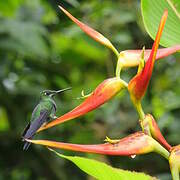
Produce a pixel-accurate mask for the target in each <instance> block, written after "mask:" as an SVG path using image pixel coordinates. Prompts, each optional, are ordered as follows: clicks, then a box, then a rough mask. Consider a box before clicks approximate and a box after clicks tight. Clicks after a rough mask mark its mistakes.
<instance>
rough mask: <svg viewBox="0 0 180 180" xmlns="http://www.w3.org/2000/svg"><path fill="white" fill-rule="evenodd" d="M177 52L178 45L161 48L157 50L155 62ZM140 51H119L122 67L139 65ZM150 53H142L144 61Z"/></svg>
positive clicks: (146, 51) (179, 48) (179, 49)
mask: <svg viewBox="0 0 180 180" xmlns="http://www.w3.org/2000/svg"><path fill="white" fill-rule="evenodd" d="M177 51H180V45H176V46H172V47H168V48H161V49H158V50H157V55H156V60H158V59H161V58H164V57H166V56H169V55H171V54H173V53H175V52H177ZM141 53H142V50H125V51H121V52H120V54H119V58H120V59H121V62H122V63H123V65H122V66H123V67H134V66H138V65H139V61H140V58H141ZM150 53H151V49H146V50H145V52H144V60H145V61H147V60H148V58H149V55H150Z"/></svg>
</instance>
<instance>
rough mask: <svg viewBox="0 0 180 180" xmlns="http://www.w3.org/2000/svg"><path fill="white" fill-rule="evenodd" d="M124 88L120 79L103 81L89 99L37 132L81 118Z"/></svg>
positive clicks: (124, 85) (124, 84)
mask: <svg viewBox="0 0 180 180" xmlns="http://www.w3.org/2000/svg"><path fill="white" fill-rule="evenodd" d="M125 87H127V85H126V83H125V82H124V81H122V80H121V79H120V78H116V77H115V78H109V79H106V80H104V81H103V82H102V83H101V84H100V85H99V86H98V87H97V88H96V89H95V90H94V92H93V93H92V94H91V95H90V96H89V97H87V99H85V101H84V102H82V103H81V104H80V105H79V106H77V107H76V108H74V109H73V110H72V111H70V112H68V113H66V114H64V115H63V116H61V117H59V118H57V119H56V120H54V121H52V122H50V123H48V124H47V125H45V126H44V127H42V128H40V129H39V131H41V130H43V129H47V128H50V127H52V126H55V125H57V124H60V123H62V122H65V121H68V120H71V119H74V118H76V117H79V116H82V115H84V114H86V113H88V112H89V111H92V110H94V109H96V108H98V107H99V106H101V105H102V104H104V103H105V102H107V101H109V100H110V99H111V98H112V97H113V96H115V95H116V94H117V93H118V92H119V91H120V90H121V89H123V88H125Z"/></svg>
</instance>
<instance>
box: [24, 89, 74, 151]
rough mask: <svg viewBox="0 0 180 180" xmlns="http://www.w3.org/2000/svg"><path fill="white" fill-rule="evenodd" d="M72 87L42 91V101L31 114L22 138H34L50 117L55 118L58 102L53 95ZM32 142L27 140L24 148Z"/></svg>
mask: <svg viewBox="0 0 180 180" xmlns="http://www.w3.org/2000/svg"><path fill="white" fill-rule="evenodd" d="M70 89H71V87H69V88H65V89H61V90H58V91H53V90H44V91H42V92H41V93H40V102H39V103H38V105H37V106H36V107H35V108H34V110H33V112H32V116H31V120H30V122H29V123H28V125H27V126H26V128H25V130H24V131H23V134H22V138H23V141H25V140H24V139H32V138H33V136H34V135H35V134H36V131H37V130H38V129H39V128H40V127H41V126H42V125H43V124H45V123H47V122H48V121H49V120H50V119H55V118H56V116H55V113H56V103H55V101H54V100H53V97H54V96H55V95H56V94H58V93H61V92H64V91H66V90H70ZM30 144H31V143H29V142H25V144H24V147H23V150H27V149H28V148H29V146H30Z"/></svg>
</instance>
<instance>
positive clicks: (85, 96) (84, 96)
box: [77, 90, 92, 99]
mask: <svg viewBox="0 0 180 180" xmlns="http://www.w3.org/2000/svg"><path fill="white" fill-rule="evenodd" d="M91 95H92V93H89V94H86V95H85V94H84V90H82V91H81V97H77V99H85V98H87V97H89V96H91Z"/></svg>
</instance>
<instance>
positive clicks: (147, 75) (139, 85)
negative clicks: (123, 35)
mask: <svg viewBox="0 0 180 180" xmlns="http://www.w3.org/2000/svg"><path fill="white" fill-rule="evenodd" d="M167 16H168V11H167V10H165V11H164V14H163V16H162V18H161V22H160V25H159V28H158V32H157V34H156V38H155V41H154V44H153V47H152V50H151V53H150V56H149V58H148V60H147V62H146V64H145V67H144V68H143V70H142V71H141V72H140V73H138V74H137V75H136V76H135V77H134V78H133V79H132V80H131V81H130V82H129V85H128V90H129V92H130V94H131V98H132V100H133V102H134V103H135V104H136V102H137V101H140V100H141V99H142V97H143V96H144V94H145V92H146V89H147V87H148V84H149V81H150V79H151V76H152V71H153V67H154V62H155V59H156V54H157V50H158V46H159V42H160V37H161V35H162V31H163V28H164V26H165V22H166V19H167Z"/></svg>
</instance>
